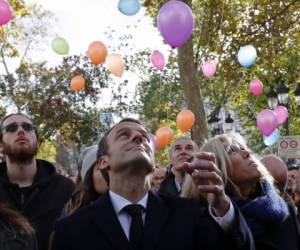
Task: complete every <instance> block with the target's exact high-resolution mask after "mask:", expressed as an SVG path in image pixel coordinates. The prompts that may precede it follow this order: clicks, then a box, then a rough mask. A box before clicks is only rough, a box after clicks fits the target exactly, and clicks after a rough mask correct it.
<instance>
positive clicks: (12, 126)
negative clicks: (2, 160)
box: [1, 115, 38, 163]
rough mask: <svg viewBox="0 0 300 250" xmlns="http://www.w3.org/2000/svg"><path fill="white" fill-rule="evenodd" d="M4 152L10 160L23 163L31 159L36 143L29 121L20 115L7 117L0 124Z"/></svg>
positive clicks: (35, 151)
mask: <svg viewBox="0 0 300 250" xmlns="http://www.w3.org/2000/svg"><path fill="white" fill-rule="evenodd" d="M1 129H2V134H3V136H2V143H3V151H4V154H5V155H7V157H8V158H9V159H10V161H11V162H17V163H24V162H30V161H32V160H33V158H34V156H35V155H36V154H37V150H38V145H37V137H36V134H35V130H34V127H33V124H32V123H31V121H30V120H29V119H28V118H26V117H25V116H22V115H13V116H10V117H8V118H7V119H6V120H5V121H4V122H3V124H2V128H1Z"/></svg>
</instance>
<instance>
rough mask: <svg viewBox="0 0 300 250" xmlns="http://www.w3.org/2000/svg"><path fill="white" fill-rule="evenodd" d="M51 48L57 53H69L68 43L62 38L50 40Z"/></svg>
mask: <svg viewBox="0 0 300 250" xmlns="http://www.w3.org/2000/svg"><path fill="white" fill-rule="evenodd" d="M52 49H53V50H54V52H55V53H57V54H59V55H66V54H68V53H69V44H68V42H67V41H66V40H65V39H64V38H62V37H57V38H55V39H54V40H53V41H52Z"/></svg>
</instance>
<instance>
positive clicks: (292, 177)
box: [287, 169, 299, 190]
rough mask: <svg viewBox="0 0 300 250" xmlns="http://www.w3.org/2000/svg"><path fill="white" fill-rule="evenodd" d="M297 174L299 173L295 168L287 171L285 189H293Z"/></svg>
mask: <svg viewBox="0 0 300 250" xmlns="http://www.w3.org/2000/svg"><path fill="white" fill-rule="evenodd" d="M298 175H299V172H298V170H296V169H293V170H289V171H288V180H287V189H288V190H293V188H294V184H295V180H296V178H297V176H298Z"/></svg>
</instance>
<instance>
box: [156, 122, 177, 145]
mask: <svg viewBox="0 0 300 250" xmlns="http://www.w3.org/2000/svg"><path fill="white" fill-rule="evenodd" d="M155 135H156V143H157V147H158V148H163V147H165V146H166V145H168V144H169V143H170V142H171V141H172V140H173V130H172V129H171V128H169V127H161V128H159V129H158V130H157V131H156V133H155Z"/></svg>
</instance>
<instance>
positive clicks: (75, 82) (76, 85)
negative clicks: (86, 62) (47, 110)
mask: <svg viewBox="0 0 300 250" xmlns="http://www.w3.org/2000/svg"><path fill="white" fill-rule="evenodd" d="M84 85H85V80H84V78H83V77H82V76H74V77H73V78H72V80H71V84H70V88H71V90H72V91H74V92H77V91H79V90H81V89H82V88H84Z"/></svg>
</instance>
